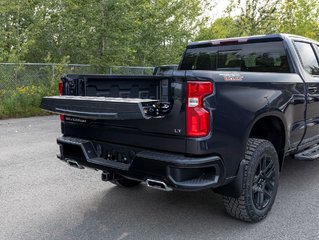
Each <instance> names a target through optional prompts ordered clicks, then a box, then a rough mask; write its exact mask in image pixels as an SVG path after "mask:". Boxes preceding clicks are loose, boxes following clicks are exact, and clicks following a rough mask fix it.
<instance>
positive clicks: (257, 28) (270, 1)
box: [227, 0, 280, 36]
mask: <svg viewBox="0 0 319 240" xmlns="http://www.w3.org/2000/svg"><path fill="white" fill-rule="evenodd" d="M279 2H280V1H279V0H237V1H234V2H232V3H231V4H230V5H229V7H228V9H227V11H228V15H231V14H234V12H236V11H238V10H239V12H240V13H239V15H238V16H237V17H236V26H237V29H238V32H239V35H241V36H245V35H257V34H269V33H274V32H276V31H277V28H276V21H277V17H278V16H277V14H276V12H277V11H278V8H279Z"/></svg>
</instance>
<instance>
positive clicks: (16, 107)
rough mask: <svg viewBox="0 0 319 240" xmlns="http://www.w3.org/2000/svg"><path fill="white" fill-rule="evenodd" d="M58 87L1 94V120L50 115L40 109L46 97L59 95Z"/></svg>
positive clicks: (10, 91)
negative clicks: (43, 98) (42, 100)
mask: <svg viewBox="0 0 319 240" xmlns="http://www.w3.org/2000/svg"><path fill="white" fill-rule="evenodd" d="M56 89H57V87H56V86H34V85H33V86H27V87H20V88H17V89H15V90H7V91H5V90H2V91H1V92H0V119H5V118H17V117H31V116H42V115H49V113H48V112H45V111H43V110H41V109H40V107H39V106H40V103H41V99H42V97H44V96H51V95H57V94H58V93H57V90H56Z"/></svg>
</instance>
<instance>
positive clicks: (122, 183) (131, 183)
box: [111, 177, 141, 188]
mask: <svg viewBox="0 0 319 240" xmlns="http://www.w3.org/2000/svg"><path fill="white" fill-rule="evenodd" d="M111 183H113V184H115V185H117V186H119V187H125V188H131V187H135V186H137V185H139V184H140V183H141V181H136V180H132V179H128V178H124V177H122V178H119V179H114V180H111Z"/></svg>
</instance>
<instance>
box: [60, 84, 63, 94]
mask: <svg viewBox="0 0 319 240" xmlns="http://www.w3.org/2000/svg"><path fill="white" fill-rule="evenodd" d="M59 93H60V95H63V82H62V81H60V82H59Z"/></svg>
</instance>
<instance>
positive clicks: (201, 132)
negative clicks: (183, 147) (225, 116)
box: [186, 81, 214, 137]
mask: <svg viewBox="0 0 319 240" xmlns="http://www.w3.org/2000/svg"><path fill="white" fill-rule="evenodd" d="M213 91H214V86H213V84H212V83H211V82H195V81H189V82H187V103H186V135H187V136H188V137H204V136H207V135H208V134H209V132H210V113H209V112H208V111H207V110H206V109H205V108H204V104H203V99H204V97H205V96H207V95H209V94H211V93H213Z"/></svg>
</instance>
